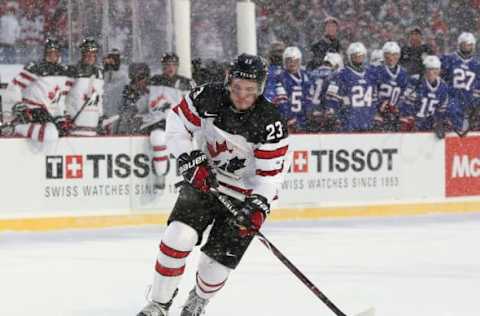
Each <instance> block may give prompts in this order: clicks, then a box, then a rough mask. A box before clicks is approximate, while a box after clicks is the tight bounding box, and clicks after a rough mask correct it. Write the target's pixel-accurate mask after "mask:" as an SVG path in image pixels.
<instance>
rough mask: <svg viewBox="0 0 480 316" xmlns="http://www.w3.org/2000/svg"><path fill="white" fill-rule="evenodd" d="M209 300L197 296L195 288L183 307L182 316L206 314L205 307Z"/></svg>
mask: <svg viewBox="0 0 480 316" xmlns="http://www.w3.org/2000/svg"><path fill="white" fill-rule="evenodd" d="M207 304H208V300H207V299H204V298H201V297H200V296H198V295H197V292H196V291H195V288H193V290H191V291H190V293H189V294H188V298H187V301H186V302H185V305H183V309H182V313H181V314H180V316H200V315H202V314H204V313H205V306H206V305H207Z"/></svg>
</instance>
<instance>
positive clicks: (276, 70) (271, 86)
mask: <svg viewBox="0 0 480 316" xmlns="http://www.w3.org/2000/svg"><path fill="white" fill-rule="evenodd" d="M282 71H283V66H282V65H277V64H270V65H269V66H268V74H267V82H266V83H265V90H264V92H263V96H264V97H265V98H267V99H268V100H270V101H273V98H274V97H275V83H276V77H277V76H278V75H279V74H280V73H281V72H282Z"/></svg>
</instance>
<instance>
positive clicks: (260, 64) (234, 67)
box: [227, 53, 268, 94]
mask: <svg viewBox="0 0 480 316" xmlns="http://www.w3.org/2000/svg"><path fill="white" fill-rule="evenodd" d="M267 73H268V63H267V61H266V60H265V59H264V58H263V57H261V56H256V55H250V54H245V53H244V54H241V55H239V56H238V57H237V58H236V59H235V60H234V61H233V62H232V63H231V64H230V67H229V69H228V75H227V83H228V84H230V83H231V81H232V79H245V80H254V81H256V82H257V84H258V88H259V89H258V90H259V93H258V94H262V93H263V89H264V88H265V82H266V80H267Z"/></svg>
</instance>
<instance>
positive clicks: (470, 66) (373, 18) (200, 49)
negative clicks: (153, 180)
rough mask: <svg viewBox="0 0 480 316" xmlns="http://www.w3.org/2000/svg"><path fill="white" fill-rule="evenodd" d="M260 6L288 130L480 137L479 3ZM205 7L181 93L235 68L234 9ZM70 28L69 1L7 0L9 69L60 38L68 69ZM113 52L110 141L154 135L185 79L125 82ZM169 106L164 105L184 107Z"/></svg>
mask: <svg viewBox="0 0 480 316" xmlns="http://www.w3.org/2000/svg"><path fill="white" fill-rule="evenodd" d="M88 1H92V3H95V5H94V6H93V7H95V8H98V6H100V5H101V1H100V2H98V1H95V0H88ZM88 1H87V2H88ZM255 2H256V4H257V34H258V44H259V52H260V54H261V55H263V56H265V57H266V58H267V59H268V60H269V63H270V66H269V70H268V77H267V82H266V88H265V92H264V95H265V97H266V98H267V99H269V100H270V101H272V103H273V104H274V105H275V106H276V107H278V108H279V109H280V111H281V112H282V114H283V115H284V117H285V119H286V121H287V122H288V126H289V129H290V131H292V132H300V133H305V132H376V131H378V132H380V131H394V132H398V131H402V132H406V131H434V132H435V133H436V135H437V136H438V137H443V136H444V134H445V133H446V132H448V131H455V132H457V133H462V134H463V133H467V132H468V131H470V130H477V129H478V128H479V123H478V121H479V119H478V117H479V112H480V111H479V110H478V109H479V108H480V102H479V101H478V100H479V99H480V64H479V62H478V60H477V56H476V50H475V48H476V38H477V37H478V34H479V31H480V19H479V16H478V14H475V12H478V11H479V10H480V1H473V0H471V1H467V0H442V1H435V2H428V1H420V2H416V1H411V0H400V1H378V0H361V1H353V0H341V1H329V0H307V1H295V0H294V1H277V0H258V1H255ZM40 3H41V5H40ZM115 3H116V4H115V5H114V8H113V11H114V12H116V13H118V15H119V16H123V17H124V18H122V19H119V21H121V23H119V24H118V25H117V26H118V27H120V28H119V29H118V30H125V32H123V33H122V32H118V33H119V34H117V35H118V36H119V38H123V44H122V43H120V42H121V41H120V42H119V43H117V44H118V47H120V48H121V49H120V51H121V52H122V53H124V52H125V51H126V50H129V49H131V47H130V48H129V47H128V45H130V44H126V43H127V42H128V43H130V41H126V40H125V38H126V37H129V36H131V33H132V30H131V29H132V27H133V24H130V25H127V24H128V23H126V20H127V18H126V17H127V16H128V15H130V14H131V13H132V12H131V8H129V7H128V6H127V7H126V6H125V3H124V2H122V1H119V2H115ZM202 3H203V4H205V3H204V2H202V1H198V2H195V3H192V12H194V14H193V18H192V23H193V24H192V26H193V25H195V27H194V29H199V30H201V33H202V34H203V36H199V37H196V39H194V40H193V41H192V46H193V49H194V52H193V54H192V55H193V56H194V57H195V56H200V57H201V58H196V59H194V60H193V62H192V66H193V67H192V68H193V81H192V83H188V84H183V86H182V87H183V88H182V89H180V90H181V93H186V91H188V90H189V89H188V87H189V86H194V85H195V82H196V84H203V83H206V82H209V81H221V80H223V78H224V76H225V72H226V71H228V62H227V60H228V59H231V58H227V57H230V55H232V54H233V51H234V50H235V49H234V47H232V43H231V41H229V40H228V37H231V36H230V35H231V34H232V33H233V29H234V28H233V27H232V25H231V22H232V21H229V22H225V19H228V20H232V17H233V16H232V12H233V11H232V10H231V7H232V5H234V4H235V1H233V0H231V1H216V0H215V1H211V3H210V5H212V3H215V10H214V11H213V12H215V15H214V16H212V17H211V19H210V20H209V19H208V18H207V17H208V14H207V13H205V12H208V10H204V12H203V13H199V12H202V10H201V9H202ZM76 9H77V10H78V9H80V8H79V7H77V8H76ZM92 14H93V15H96V16H97V18H96V19H94V21H96V22H95V23H97V24H96V25H93V26H92V25H90V24H89V27H88V28H89V29H91V30H93V31H96V32H98V31H99V30H100V31H101V30H103V28H102V27H103V26H102V25H100V24H101V23H100V22H99V21H101V20H102V19H101V18H99V17H98V16H99V15H101V14H99V12H94V13H92ZM75 23H80V24H81V23H83V24H85V21H84V22H82V21H75ZM95 23H94V24H95ZM67 24H68V21H67V10H66V7H65V3H64V1H61V0H42V1H32V0H22V1H0V30H1V31H0V63H23V64H27V63H28V62H29V61H31V60H35V59H42V58H45V56H46V55H45V54H46V49H47V48H46V47H45V44H44V42H45V39H46V38H49V39H50V38H56V41H57V42H58V46H56V47H55V49H57V50H58V52H59V54H60V56H61V58H60V61H64V60H65V59H64V57H65V55H66V48H67V45H68V41H67V39H68V37H69V36H68V34H67V33H66V29H67V28H66V25H67ZM222 28H223V30H222ZM210 30H213V31H212V32H209V31H210ZM225 30H229V31H225ZM93 31H92V32H93ZM194 32H195V31H194ZM88 33H91V32H90V31H89V32H88ZM122 34H123V35H122ZM226 34H227V35H228V36H226ZM100 35H101V34H100ZM76 37H80V34H76ZM95 40H96V42H95V53H97V50H101V49H102V45H99V44H98V43H97V41H98V42H100V41H101V40H102V38H101V37H98V36H96V37H95ZM78 41H80V40H78ZM112 42H115V40H113V39H112ZM117 42H118V41H117ZM75 47H78V46H75ZM207 47H209V48H208V49H207ZM164 51H165V50H164ZM112 52H113V53H112ZM112 52H110V54H108V55H107V54H104V55H105V58H103V59H102V60H103V62H104V67H105V70H107V71H106V72H105V74H104V75H105V77H103V76H104V75H103V74H102V75H101V78H100V77H99V79H101V80H105V86H104V87H103V86H102V87H103V88H102V89H104V91H103V92H104V97H103V96H102V99H103V101H102V102H101V103H102V104H103V106H104V107H105V109H103V110H102V111H101V114H107V115H108V116H114V115H120V119H119V120H117V123H116V124H119V125H117V127H116V128H113V129H110V132H112V131H113V132H115V131H116V132H117V133H122V134H129V133H137V132H139V131H140V130H145V131H147V132H150V129H149V128H145V127H148V126H149V125H148V122H145V121H143V120H144V119H145V118H141V119H139V115H138V114H139V113H142V112H144V113H147V112H148V113H147V114H148V115H150V114H151V113H150V112H151V111H150V110H151V108H154V109H159V108H161V109H163V110H162V111H163V112H164V110H165V109H166V106H165V102H163V101H161V100H160V99H159V97H158V95H156V96H152V95H149V91H151V90H152V86H155V85H161V86H166V87H174V88H178V87H176V86H175V82H176V81H172V80H173V79H171V78H176V79H175V80H180V79H179V78H178V77H176V76H177V74H176V70H175V72H174V73H172V74H171V75H170V76H169V77H171V78H170V79H168V78H167V79H168V80H167V79H165V80H160V81H159V80H158V78H159V77H158V76H157V77H155V76H153V75H150V67H149V66H148V65H147V63H130V65H129V66H127V68H128V70H126V69H125V73H128V78H120V76H119V75H118V73H120V72H118V70H119V68H120V66H119V65H120V60H115V62H114V64H115V65H116V66H115V68H117V69H115V70H112V67H111V66H109V65H110V64H109V62H108V60H109V56H110V59H111V57H112V56H114V58H116V59H119V58H120V57H119V56H120V52H119V51H118V50H114V51H112ZM84 53H85V52H83V51H82V56H81V59H82V60H83V58H84V57H85V56H83V54H84ZM149 54H150V55H151V56H149V57H150V58H151V60H154V62H155V64H156V65H159V66H160V68H161V71H162V75H163V72H164V71H165V66H166V65H167V64H176V65H178V57H175V58H177V59H175V58H173V59H170V60H169V62H168V63H167V62H165V60H164V61H163V62H161V63H160V62H159V61H160V56H158V55H156V54H158V53H156V52H153V51H152V52H151V53H149ZM149 54H148V53H145V55H149ZM130 57H132V56H130ZM145 57H147V56H145ZM95 58H96V57H95ZM131 59H132V58H126V60H131ZM124 60H125V59H124ZM144 60H145V59H144ZM153 69H154V70H156V69H155V68H153ZM99 76H100V75H99ZM126 76H127V75H126ZM155 78H156V79H155ZM20 79H21V78H19V80H18V82H20ZM182 80H184V79H181V81H182ZM77 81H78V79H77ZM159 82H160V83H159ZM19 88H23V87H21V86H19ZM153 90H158V89H155V88H153ZM177 90H178V89H177ZM66 93H68V91H65V94H66ZM156 93H157V94H163V95H166V94H169V93H170V92H168V93H166V92H164V91H163V92H158V91H157V92H156ZM172 95H174V93H173V94H172ZM171 99H172V100H170V101H169V102H167V103H169V104H171V103H172V102H175V101H174V100H177V99H178V96H174V97H172V98H171ZM159 100H160V101H161V102H160V104H159V105H158V104H157V103H158V102H159ZM149 102H150V103H151V102H153V103H155V102H157V103H155V104H154V106H151V104H150V103H149ZM140 104H141V105H140ZM81 105H82V104H81V103H80V104H79V105H78V106H77V109H78V108H81ZM157 105H158V106H157ZM154 114H155V113H154ZM157 114H158V113H157ZM148 119H149V118H147V120H148ZM96 123H97V122H95V124H96ZM145 124H147V125H145ZM118 126H120V127H118ZM120 131H121V132H120Z"/></svg>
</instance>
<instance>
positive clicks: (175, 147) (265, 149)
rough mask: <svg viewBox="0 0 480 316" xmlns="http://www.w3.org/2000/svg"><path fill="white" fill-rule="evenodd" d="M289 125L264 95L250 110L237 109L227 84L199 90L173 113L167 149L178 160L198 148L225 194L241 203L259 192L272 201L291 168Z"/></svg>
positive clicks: (167, 138) (196, 89)
mask: <svg viewBox="0 0 480 316" xmlns="http://www.w3.org/2000/svg"><path fill="white" fill-rule="evenodd" d="M286 126H287V125H286V123H285V121H284V120H283V118H282V117H281V115H280V113H279V112H278V110H277V109H276V108H275V107H274V106H273V105H272V104H271V103H270V102H268V101H267V100H266V99H265V98H264V97H263V96H261V97H259V98H258V99H257V101H256V103H255V105H254V106H253V107H252V108H251V109H250V110H248V111H244V112H238V111H235V110H234V108H233V105H232V103H231V101H230V98H229V95H228V91H226V89H225V87H224V86H223V84H208V85H204V86H200V87H197V88H195V89H194V90H193V91H192V93H191V94H190V95H188V96H186V97H185V98H184V99H183V100H182V101H181V102H180V104H178V105H177V106H175V107H174V108H173V109H172V111H170V113H169V115H168V119H167V129H166V132H167V135H166V140H167V149H168V150H169V151H170V153H172V154H173V155H174V156H175V157H178V156H179V155H181V154H182V153H185V152H190V151H191V150H193V149H195V147H194V142H193V138H195V140H196V142H197V143H198V144H199V147H200V149H202V150H203V151H204V152H205V153H206V154H207V156H208V157H209V163H210V165H211V167H212V168H213V169H214V170H215V172H216V174H217V179H218V182H219V184H220V188H219V189H220V191H222V192H223V193H225V194H227V195H230V196H232V197H234V198H237V199H239V200H243V199H244V198H245V196H249V195H251V194H260V195H262V196H264V197H265V198H267V199H268V201H269V202H270V203H271V202H272V201H273V200H274V199H275V197H276V195H277V190H278V188H279V185H280V183H281V181H282V173H283V171H284V170H285V171H286V169H287V166H285V165H284V164H285V157H286V155H287V152H288V138H287V136H288V132H287V128H286Z"/></svg>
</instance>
